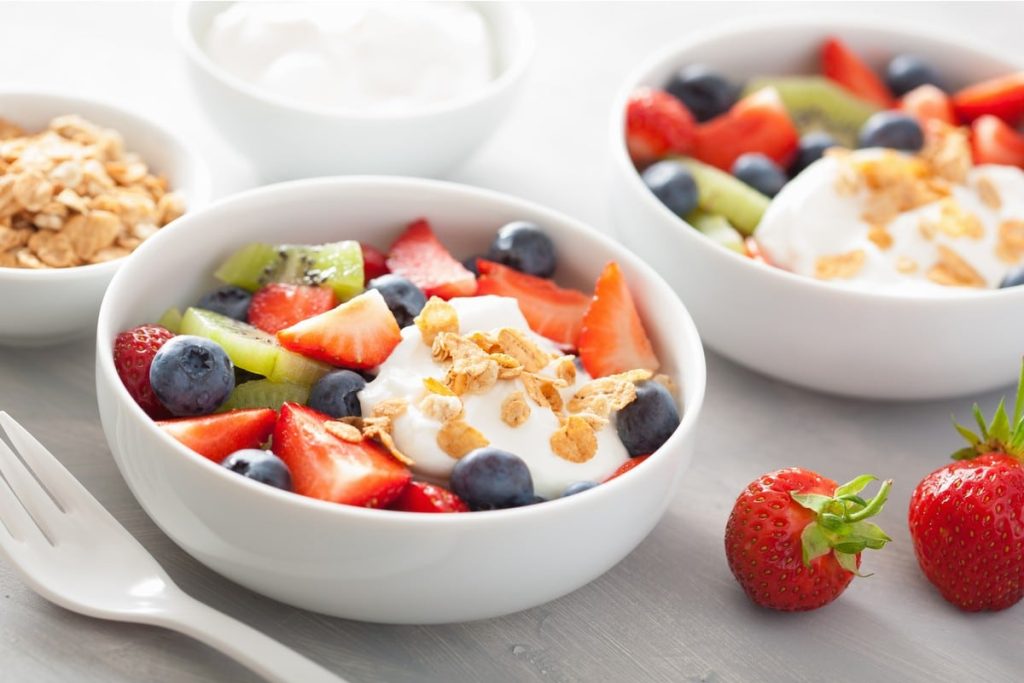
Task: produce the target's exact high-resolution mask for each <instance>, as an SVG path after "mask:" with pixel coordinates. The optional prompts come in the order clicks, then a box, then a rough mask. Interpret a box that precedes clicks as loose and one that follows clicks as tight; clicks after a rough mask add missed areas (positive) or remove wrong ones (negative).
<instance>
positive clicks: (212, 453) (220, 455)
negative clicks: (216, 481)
mask: <svg viewBox="0 0 1024 683" xmlns="http://www.w3.org/2000/svg"><path fill="white" fill-rule="evenodd" d="M276 422H277V413H276V412H275V411H274V410H271V409H270V408H252V409H248V410H229V411H228V412H226V413H219V414H215V415H202V416H200V417H183V418H179V419H176V420H163V421H161V422H158V423H157V424H159V425H160V427H161V428H163V430H164V431H166V432H167V433H168V434H170V435H171V436H173V437H174V438H175V439H177V440H178V441H180V442H181V443H183V444H185V445H186V446H188V447H189V448H191V449H192V450H194V451H195V452H196V453H198V454H199V455H202V456H204V457H207V458H209V459H210V460H213V461H214V462H216V463H219V462H220V461H221V460H223V459H224V458H226V457H228V456H229V455H231V454H232V453H234V452H235V451H240V450H242V449H243V448H259V447H260V446H262V445H263V444H264V443H266V442H267V439H269V438H270V434H271V433H272V432H273V431H274V423H276Z"/></svg>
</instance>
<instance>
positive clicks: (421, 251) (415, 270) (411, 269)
mask: <svg viewBox="0 0 1024 683" xmlns="http://www.w3.org/2000/svg"><path fill="white" fill-rule="evenodd" d="M387 265H388V268H390V269H391V272H392V273H395V274H396V275H401V276H402V277H404V278H406V279H408V280H411V281H412V283H413V284H414V285H416V286H417V287H419V288H420V289H422V290H423V293H424V294H425V295H426V297H427V298H428V299H429V298H430V297H432V296H439V297H441V298H442V299H451V298H452V297H455V296H473V295H474V294H475V293H476V277H475V276H474V275H473V273H471V272H470V271H468V270H466V267H465V266H463V265H462V264H461V263H459V262H458V261H456V260H455V259H454V258H453V257H452V255H451V254H450V253H448V250H447V249H445V248H444V245H443V244H441V241H440V240H438V239H437V236H436V235H434V231H433V230H431V229H430V224H429V223H428V222H427V221H425V220H423V219H420V220H418V221H415V222H413V223H411V224H410V225H409V227H408V228H407V229H406V231H405V232H404V233H402V235H401V237H399V238H398V239H397V240H395V243H394V244H392V245H391V251H390V253H389V254H388V261H387Z"/></svg>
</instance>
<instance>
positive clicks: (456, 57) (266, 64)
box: [174, 2, 534, 180]
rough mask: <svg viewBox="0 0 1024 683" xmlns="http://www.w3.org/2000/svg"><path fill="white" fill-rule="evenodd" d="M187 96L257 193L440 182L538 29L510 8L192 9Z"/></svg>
mask: <svg viewBox="0 0 1024 683" xmlns="http://www.w3.org/2000/svg"><path fill="white" fill-rule="evenodd" d="M174 23H175V33H176V37H177V41H178V43H179V45H180V47H181V50H182V52H183V53H184V55H185V58H186V63H187V69H188V73H189V76H190V80H191V82H192V85H193V86H194V90H195V92H196V94H197V96H198V99H199V101H200V102H201V104H202V106H203V108H204V109H205V111H206V113H207V115H208V116H209V117H210V119H211V120H212V121H213V122H214V124H215V125H216V126H217V128H218V129H219V130H220V132H221V133H222V134H223V135H224V136H225V137H226V138H227V139H228V140H229V141H230V142H231V143H232V144H233V145H234V146H235V147H236V148H237V149H238V150H239V151H241V152H242V153H243V154H244V155H246V156H247V157H248V158H249V159H251V160H252V162H253V163H254V164H255V166H256V167H257V168H258V170H259V171H260V173H261V175H262V176H263V178H265V179H266V180H284V179H294V178H301V177H309V176H318V175H335V174H355V173H371V174H376V173H384V174H404V175H414V176H438V175H440V174H443V173H445V172H446V171H448V170H449V169H451V168H452V167H454V166H455V165H457V164H458V163H459V162H461V161H462V160H463V159H465V158H466V157H467V156H469V154H471V153H472V151H473V150H474V149H475V148H476V147H477V146H478V145H480V143H481V142H483V140H484V139H485V138H486V137H487V136H488V135H490V134H491V133H492V132H493V131H494V130H495V129H496V128H497V126H498V124H499V123H500V121H501V119H502V118H503V117H504V115H505V113H506V112H507V111H508V110H509V109H510V108H511V107H512V106H513V103H514V101H515V98H516V94H517V92H518V89H519V86H520V84H521V82H522V80H523V77H524V75H525V73H526V71H527V67H528V65H529V62H530V60H531V57H532V54H533V50H534V37H533V27H532V24H531V22H530V20H529V18H528V16H527V15H526V13H525V12H524V11H523V10H521V9H520V8H518V7H516V6H514V5H510V4H506V3H476V2H436V3H435V2H430V3H416V2H396V3H376V2H354V3H313V2H294V3H242V2H239V3H230V2H190V3H184V4H182V5H180V6H179V7H178V10H177V14H176V16H175V20H174Z"/></svg>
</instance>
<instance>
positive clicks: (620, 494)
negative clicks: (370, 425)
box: [96, 176, 705, 623]
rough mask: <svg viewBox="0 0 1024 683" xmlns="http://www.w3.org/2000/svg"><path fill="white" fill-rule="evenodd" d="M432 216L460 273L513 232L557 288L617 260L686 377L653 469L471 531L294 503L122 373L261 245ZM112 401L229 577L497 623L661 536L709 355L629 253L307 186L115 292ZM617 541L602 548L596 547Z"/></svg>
mask: <svg viewBox="0 0 1024 683" xmlns="http://www.w3.org/2000/svg"><path fill="white" fill-rule="evenodd" d="M420 216H429V218H430V221H431V223H432V225H433V226H434V229H435V230H436V232H437V235H438V237H439V238H440V239H441V240H442V241H443V242H444V243H445V244H446V245H448V247H449V248H450V250H451V251H452V253H453V254H454V255H456V256H457V257H459V258H462V257H464V256H469V255H471V254H476V253H481V252H483V251H485V249H486V247H487V245H488V243H489V241H490V239H491V237H492V236H493V230H494V229H495V228H496V227H497V226H499V225H504V224H506V223H508V222H509V221H513V220H527V221H533V222H535V223H537V224H539V225H544V226H545V227H546V229H547V231H548V234H549V235H550V236H551V238H552V239H553V241H554V243H555V246H556V248H558V250H559V253H560V254H562V257H561V259H560V262H559V265H558V271H557V276H558V278H559V280H560V281H564V282H565V283H566V284H568V285H575V286H581V287H589V286H590V285H591V284H592V283H593V281H594V280H595V278H597V275H598V273H599V272H601V269H602V266H603V265H604V264H605V263H607V262H608V261H610V260H616V261H618V263H619V264H620V266H621V270H622V272H623V273H624V275H625V277H626V280H627V281H628V285H629V287H630V289H631V290H632V292H633V294H634V297H635V299H636V301H637V306H638V309H639V313H640V315H641V317H642V319H643V321H644V322H645V324H646V327H647V330H648V333H649V336H650V338H651V341H652V343H653V345H654V348H655V350H656V352H657V353H658V355H659V358H660V361H661V365H662V369H661V371H662V372H665V373H667V374H668V375H670V376H672V377H673V378H676V382H677V386H678V391H677V394H678V398H677V400H678V401H679V404H680V406H681V411H680V412H681V413H682V422H681V424H680V426H679V428H678V429H677V430H676V431H675V432H674V434H673V435H672V436H671V437H670V438H669V439H668V441H666V442H665V443H664V445H663V446H662V447H661V448H660V449H658V450H656V451H655V452H654V454H653V455H651V456H650V457H649V458H648V459H647V460H646V462H644V463H643V464H642V465H641V466H639V467H636V468H635V469H633V470H632V471H630V472H629V473H628V474H626V475H623V476H621V477H617V478H615V479H614V480H612V481H609V482H607V483H605V484H602V485H600V486H598V487H596V488H594V489H593V490H589V491H585V492H583V493H581V494H579V495H573V496H569V497H565V498H560V499H556V500H551V501H548V502H544V503H541V504H537V505H529V506H527V507H519V508H514V509H505V510H491V511H484V512H474V513H471V514H416V513H411V512H399V511H394V510H375V509H366V508H361V507H353V506H349V505H341V504H337V503H330V502H324V501H322V500H316V499H314V498H307V497H304V496H299V495H296V494H294V493H290V492H286V491H281V490H278V489H276V488H273V487H271V486H267V485H264V484H260V483H257V482H255V481H252V480H250V479H246V478H245V477H242V476H239V475H238V474H235V473H234V472H232V471H230V470H228V469H227V468H226V467H221V466H219V465H217V464H216V463H214V462H212V461H211V460H208V459H206V458H204V457H202V456H200V455H198V454H196V453H195V452H193V451H192V450H190V449H189V448H186V447H185V446H183V445H182V444H181V443H179V442H178V441H176V440H174V439H173V438H172V437H171V436H169V435H168V433H167V432H165V431H164V430H162V429H161V428H160V427H159V426H158V425H157V423H155V422H153V421H152V420H151V419H150V418H149V417H148V416H147V415H146V414H145V413H144V412H143V410H142V409H141V408H140V407H139V405H138V404H137V403H135V401H133V400H132V398H131V396H130V395H129V393H128V391H127V390H126V389H125V387H124V386H123V385H122V383H121V380H120V379H119V377H118V374H117V371H116V369H115V365H114V361H113V359H112V352H113V343H112V342H113V340H114V338H115V336H116V335H117V334H118V332H119V331H120V330H125V329H128V328H129V327H132V326H133V325H136V324H138V323H139V322H140V321H145V320H155V319H156V318H157V317H158V316H160V314H161V312H162V311H164V310H166V309H167V308H169V307H171V306H180V305H181V302H182V301H186V300H192V301H194V300H196V298H197V297H199V295H200V294H202V293H203V292H206V291H209V290H210V288H211V286H212V285H213V284H214V281H213V278H212V275H210V274H211V273H213V271H214V269H215V267H216V266H217V264H218V263H220V262H222V261H223V260H224V258H225V257H226V256H228V255H229V254H231V253H232V252H233V251H234V250H236V249H237V248H239V247H240V246H243V245H245V244H247V243H250V242H252V241H254V240H261V241H268V242H281V241H283V240H287V241H288V242H293V243H295V242H298V243H310V244H316V243H323V242H329V241H332V240H337V239H341V238H344V239H355V240H360V241H364V242H368V243H378V244H379V243H382V242H383V243H388V242H389V241H390V240H391V239H393V238H394V237H395V236H396V235H398V234H399V233H400V232H401V231H402V229H403V227H404V226H405V225H406V224H407V223H408V222H409V221H410V220H413V219H416V218H418V217H420ZM96 376H97V379H96V384H97V394H98V399H99V405H100V413H101V418H102V422H103V429H104V432H105V434H106V436H107V440H108V442H109V445H110V448H111V451H112V452H113V455H114V459H115V462H116V463H117V466H118V468H119V469H120V471H121V473H122V475H123V476H124V478H125V480H126V481H127V483H128V485H129V487H130V488H131V490H132V492H133V493H134V495H135V496H136V498H137V499H138V500H139V502H140V504H141V505H142V507H143V508H144V509H145V510H146V512H147V513H148V514H149V515H150V517H152V518H153V520H154V521H155V522H156V523H157V524H158V525H159V526H160V528H161V529H163V531H164V532H165V533H166V534H167V535H168V536H170V537H171V539H173V540H174V541H175V542H176V543H177V544H178V545H180V546H181V547H182V548H184V549H185V550H186V551H187V552H188V553H190V554H191V555H192V556H194V557H195V558H197V559H198V560H199V561H201V562H203V563H204V564H206V565H207V566H208V567H210V568H211V569H213V570H214V571H216V572H218V573H220V574H222V575H224V576H226V577H228V578H230V579H232V580H234V581H236V582H238V583H240V584H242V585H244V586H246V587H248V588H250V589H252V590H254V591H257V592H259V593H262V594H264V595H267V596H270V597H273V598H275V599H278V600H281V601H282V602H286V603H289V604H292V605H296V606H299V607H302V608H306V609H310V610H315V611H318V612H323V613H326V614H331V615H335V616H341V617H346V618H352V619H359V620H365V621H375V622H386V623H443V622H457V621H466V620H472V619H481V618H488V617H494V616H498V615H501V614H506V613H510V612H513V611H517V610H522V609H526V608H528V607H531V606H534V605H538V604H540V603H543V602H546V601H548V600H552V599H554V598H557V597H559V596H561V595H564V594H566V593H568V592H570V591H572V590H575V589H576V588H579V587H580V586H582V585H584V584H585V583H587V582H588V581H591V580H593V579H594V578H596V577H597V576H599V575H601V574H602V573H604V572H605V571H607V570H608V569H610V568H611V567H612V566H613V565H615V564H616V563H617V562H619V561H620V560H621V559H622V558H624V557H625V556H626V555H627V554H628V553H629V552H630V551H631V550H632V549H633V548H634V547H635V546H636V545H637V544H638V543H639V542H640V541H641V540H642V539H643V538H644V537H645V536H646V535H647V534H648V533H649V532H650V530H651V529H652V528H653V527H654V525H655V524H656V523H657V521H658V519H659V517H660V516H661V514H662V513H663V512H664V510H665V508H666V506H667V505H668V503H669V501H670V499H671V497H672V495H673V493H674V492H675V490H676V488H677V486H678V484H679V483H680V481H681V479H682V477H683V475H684V472H685V471H686V468H687V466H688V464H689V462H690V459H691V455H692V449H693V439H694V431H695V427H696V423H697V420H698V418H699V414H700V410H701V403H702V400H703V394H704V387H705V366H704V358H703V352H702V348H701V344H700V340H699V338H698V335H697V332H696V329H695V327H694V325H693V323H692V321H691V320H690V317H689V315H688V313H687V312H686V309H685V308H684V306H683V305H682V303H681V302H680V301H679V300H678V298H676V296H675V295H674V294H673V292H672V290H671V289H670V288H669V287H668V285H667V284H666V283H665V282H664V281H663V280H662V279H661V278H659V277H658V276H657V275H656V274H655V273H654V272H653V271H652V270H651V269H650V268H649V267H648V266H646V265H645V264H644V263H643V262H642V261H641V260H640V259H638V258H637V257H635V256H633V255H632V254H630V253H629V252H627V251H626V250H624V249H623V248H622V247H621V246H619V245H618V244H617V243H615V242H614V241H613V240H611V239H609V238H607V237H604V236H602V235H600V234H598V233H597V232H595V231H594V230H592V229H590V228H588V227H586V226H584V225H582V224H580V223H578V222H576V221H574V220H572V219H570V218H567V217H565V216H562V215H560V214H557V213H555V212H552V211H549V210H547V209H544V208H542V207H539V206H536V205H534V204H530V203H528V202H525V201H521V200H517V199H513V198H510V197H506V196H503V195H500V194H496V193H493V192H488V191H484V190H478V189H472V188H468V187H463V186H459V185H455V184H450V183H444V182H438V181H428V180H417V179H402V178H381V177H369V176H367V177H348V178H321V179H311V180H304V181H294V182H290V183H284V184H280V185H275V186H270V187H265V188H261V189H257V190H253V191H250V192H246V193H243V194H241V195H237V196H234V197H231V198H229V199H226V200H223V201H221V202H219V203H217V204H215V205H213V206H210V207H208V208H207V209H205V210H202V211H198V212H194V213H191V214H189V215H187V216H185V217H183V218H182V219H180V220H179V222H178V223H177V224H176V225H175V228H174V230H170V231H167V232H166V233H159V234H157V235H156V236H154V237H153V238H152V239H151V240H150V241H147V242H146V243H145V244H144V245H143V246H142V247H140V249H139V250H138V252H137V253H136V254H135V255H134V256H133V258H132V259H131V261H130V262H129V263H127V264H126V267H125V268H124V269H123V270H121V271H120V272H119V273H118V274H117V276H116V278H115V279H114V281H113V283H112V284H111V287H110V289H109V291H108V293H107V295H106V297H105V300H104V302H103V306H102V309H101V312H100V321H99V325H98V329H97V356H96ZM598 538H599V539H600V541H598V540H597V539H598Z"/></svg>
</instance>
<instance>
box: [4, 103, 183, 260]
mask: <svg viewBox="0 0 1024 683" xmlns="http://www.w3.org/2000/svg"><path fill="white" fill-rule="evenodd" d="M184 211H185V206H184V202H183V200H182V198H181V196H180V195H178V194H177V193H175V192H170V191H169V189H168V185H167V180H166V178H164V177H163V176H158V175H153V174H151V173H150V172H149V168H148V167H147V166H146V164H145V163H144V162H143V161H142V160H141V159H140V158H139V157H138V155H136V154H133V153H130V152H125V150H124V143H123V141H122V140H121V136H120V135H119V134H118V133H117V132H116V131H113V130H110V129H107V128H102V127H100V126H97V125H95V124H93V123H90V122H89V121H86V120H85V119H83V118H81V117H80V116H76V115H67V116H58V117H57V118H55V119H53V120H52V121H50V124H49V126H48V127H47V129H46V130H44V131H41V132H39V133H35V134H29V133H26V132H25V131H24V130H22V129H21V128H20V127H18V126H17V125H16V124H14V123H12V122H10V121H4V120H0V266H2V267H7V268H71V267H74V266H82V265H88V264H94V263H103V262H105V261H110V260H113V259H117V258H122V257H124V256H127V255H128V254H129V253H131V252H132V251H133V250H134V249H135V248H136V247H138V246H139V245H140V244H142V242H143V241H145V240H146V239H148V238H149V237H152V236H153V235H154V234H155V233H156V231H157V230H158V229H159V228H161V227H163V226H165V225H167V224H168V223H170V222H171V221H173V220H174V219H175V218H178V217H179V216H181V215H182V214H183V213H184Z"/></svg>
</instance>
